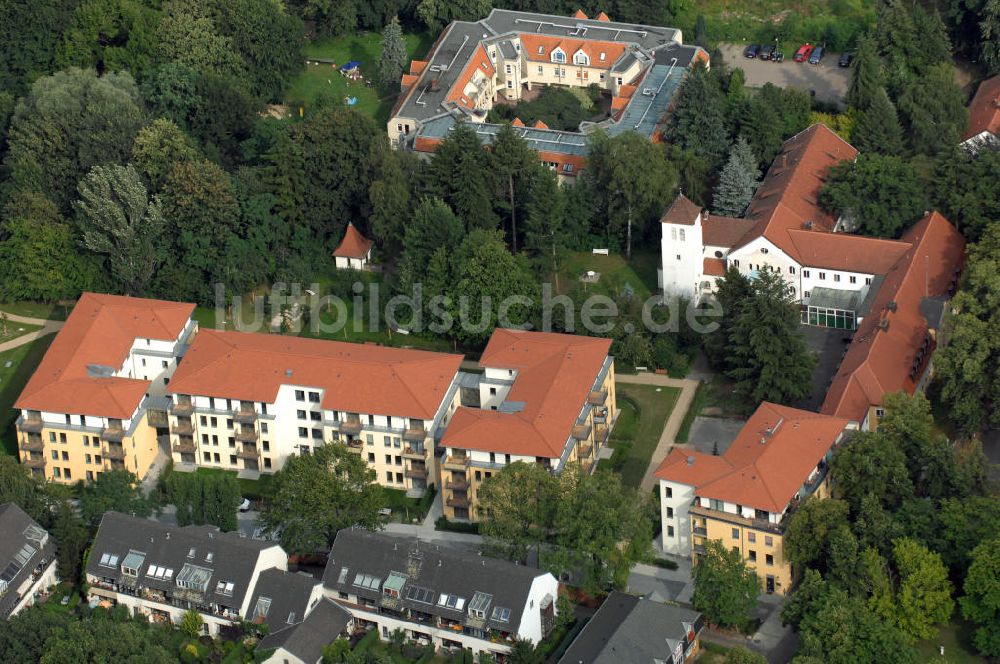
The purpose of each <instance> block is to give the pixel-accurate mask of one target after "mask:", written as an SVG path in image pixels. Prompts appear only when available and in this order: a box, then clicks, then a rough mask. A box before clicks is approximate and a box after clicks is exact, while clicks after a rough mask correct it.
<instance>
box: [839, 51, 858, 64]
mask: <svg viewBox="0 0 1000 664" xmlns="http://www.w3.org/2000/svg"><path fill="white" fill-rule="evenodd" d="M853 61H854V54H853V53H841V54H840V60H838V61H837V65H838V66H840V67H850V66H851V62H853Z"/></svg>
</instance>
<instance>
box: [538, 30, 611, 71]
mask: <svg viewBox="0 0 1000 664" xmlns="http://www.w3.org/2000/svg"><path fill="white" fill-rule="evenodd" d="M518 37H519V38H520V39H521V53H523V54H524V57H526V58H527V59H528V60H531V61H533V62H551V61H552V51H554V50H556V49H559V50H561V51H562V52H563V53H565V54H566V61H567V63H568V64H572V61H573V54H575V53H576V52H577V51H583V52H584V53H585V54H586V55H587V57H588V58H589V59H590V67H593V68H597V69H610V68H611V65H613V64H614V63H615V62H617V60H618V58H620V57H621V56H622V54H623V53H625V51H626V50H627V48H628V44H626V43H624V42H613V41H598V40H594V39H574V38H572V37H552V36H549V35H539V34H531V33H527V32H522V33H520V34H519V35H518ZM601 53H603V54H604V59H603V60H602V59H601Z"/></svg>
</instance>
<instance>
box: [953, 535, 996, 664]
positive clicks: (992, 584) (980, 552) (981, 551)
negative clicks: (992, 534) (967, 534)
mask: <svg viewBox="0 0 1000 664" xmlns="http://www.w3.org/2000/svg"><path fill="white" fill-rule="evenodd" d="M962 589H963V590H964V591H965V595H964V596H963V597H962V598H961V599H959V604H960V605H961V607H962V616H963V617H964V618H965V619H966V620H969V621H971V622H973V623H975V624H976V625H977V627H976V634H975V636H974V637H973V638H974V642H975V644H976V649H977V650H979V652H980V653H981V654H982V655H984V656H985V657H1000V538H995V539H992V540H988V541H985V542H983V543H982V544H980V545H979V546H977V547H976V548H975V549H973V551H972V564H971V565H970V566H969V573H968V575H967V576H966V577H965V585H964V586H963V587H962Z"/></svg>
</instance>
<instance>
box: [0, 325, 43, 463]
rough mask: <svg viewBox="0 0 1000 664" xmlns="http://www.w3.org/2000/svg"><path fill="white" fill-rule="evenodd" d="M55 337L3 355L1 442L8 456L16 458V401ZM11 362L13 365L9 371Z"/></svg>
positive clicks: (0, 368) (0, 372) (0, 360)
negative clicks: (8, 364)
mask: <svg viewBox="0 0 1000 664" xmlns="http://www.w3.org/2000/svg"><path fill="white" fill-rule="evenodd" d="M55 336H56V335H55V334H49V335H46V336H44V337H42V338H41V339H36V340H35V341H32V342H31V343H27V344H24V345H23V346H18V347H17V348H14V349H13V350H8V351H6V352H3V353H0V440H2V442H3V453H5V454H11V455H14V456H16V455H17V432H16V431H15V430H14V421H15V420H16V419H17V415H18V413H17V411H16V410H14V401H15V400H16V399H17V397H18V396H19V395H20V394H21V390H23V389H24V386H25V385H26V384H27V383H28V379H29V378H31V374H33V373H34V372H35V369H36V368H37V367H38V363H39V362H41V361H42V357H43V356H44V355H45V351H47V350H48V349H49V345H50V344H51V343H52V340H53V339H54V338H55ZM8 362H10V366H9V367H8V366H7V363H8Z"/></svg>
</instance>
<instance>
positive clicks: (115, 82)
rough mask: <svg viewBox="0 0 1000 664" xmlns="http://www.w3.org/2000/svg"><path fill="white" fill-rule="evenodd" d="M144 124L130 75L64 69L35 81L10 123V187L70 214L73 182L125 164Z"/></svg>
mask: <svg viewBox="0 0 1000 664" xmlns="http://www.w3.org/2000/svg"><path fill="white" fill-rule="evenodd" d="M143 120H144V112H143V109H142V104H141V101H140V99H139V91H138V89H137V88H136V85H135V82H134V81H133V80H132V77H131V76H130V75H129V74H128V73H125V72H117V73H110V74H105V75H104V76H101V77H98V76H97V75H96V74H95V73H94V72H93V71H89V70H82V69H68V70H66V71H61V72H58V73H56V74H54V75H52V76H45V77H42V78H39V79H38V80H37V81H35V83H34V85H32V86H31V92H29V93H28V95H27V96H26V97H24V98H22V99H21V100H20V101H19V102H18V104H17V107H16V109H15V111H14V116H13V118H12V119H11V124H10V131H9V147H8V152H7V156H6V161H5V166H6V168H7V171H8V173H9V174H10V185H11V187H12V189H14V190H21V191H37V192H40V193H42V194H45V196H46V197H48V198H49V199H50V200H51V201H52V202H53V203H55V204H56V205H57V206H58V207H59V210H60V211H61V212H62V213H63V214H68V213H69V212H70V211H71V202H72V200H73V199H74V198H75V195H76V186H77V183H78V182H80V180H81V179H83V177H84V176H85V175H86V174H87V173H88V172H90V170H91V168H93V167H94V166H98V165H101V164H115V163H121V162H124V161H125V160H126V159H127V157H128V154H129V151H130V150H131V148H132V142H133V140H134V139H135V135H136V132H138V131H139V128H140V127H141V126H142V124H143Z"/></svg>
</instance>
